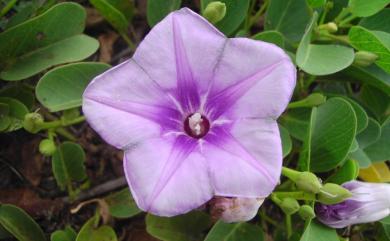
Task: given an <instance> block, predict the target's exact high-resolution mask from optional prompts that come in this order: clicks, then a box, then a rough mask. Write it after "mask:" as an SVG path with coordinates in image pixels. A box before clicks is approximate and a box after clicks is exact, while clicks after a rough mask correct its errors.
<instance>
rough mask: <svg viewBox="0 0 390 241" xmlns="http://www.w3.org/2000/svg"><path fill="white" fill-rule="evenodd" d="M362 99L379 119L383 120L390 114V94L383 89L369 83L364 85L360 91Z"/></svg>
mask: <svg viewBox="0 0 390 241" xmlns="http://www.w3.org/2000/svg"><path fill="white" fill-rule="evenodd" d="M360 100H361V101H362V102H363V104H364V106H365V107H366V108H367V109H368V110H370V111H371V112H372V113H373V115H374V116H375V117H376V118H377V119H378V120H380V121H382V120H383V119H384V118H386V116H388V114H387V110H388V108H389V107H390V95H387V94H385V93H383V92H382V91H381V89H378V88H375V87H372V86H368V85H365V86H363V87H362V89H361V92H360Z"/></svg>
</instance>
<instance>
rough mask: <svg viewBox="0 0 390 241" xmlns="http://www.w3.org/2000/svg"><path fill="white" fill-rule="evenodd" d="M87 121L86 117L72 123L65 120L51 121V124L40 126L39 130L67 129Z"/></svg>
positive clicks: (46, 123)
mask: <svg viewBox="0 0 390 241" xmlns="http://www.w3.org/2000/svg"><path fill="white" fill-rule="evenodd" d="M83 121H85V116H79V117H77V118H75V119H73V120H70V121H63V120H55V121H49V122H43V123H42V124H40V125H39V128H40V129H41V130H43V129H52V128H53V129H55V128H59V127H66V126H70V125H74V124H78V123H80V122H83Z"/></svg>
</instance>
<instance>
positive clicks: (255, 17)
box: [246, 0, 268, 31]
mask: <svg viewBox="0 0 390 241" xmlns="http://www.w3.org/2000/svg"><path fill="white" fill-rule="evenodd" d="M267 6H268V0H265V1H264V2H263V5H261V7H260V9H259V10H258V11H257V12H256V13H255V15H253V16H252V17H251V18H249V23H248V25H247V26H246V30H247V31H248V30H249V29H250V28H251V27H252V26H253V24H255V23H256V22H257V21H259V19H260V17H261V15H263V13H264V12H265V10H266V9H267Z"/></svg>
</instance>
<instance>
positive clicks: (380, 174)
mask: <svg viewBox="0 0 390 241" xmlns="http://www.w3.org/2000/svg"><path fill="white" fill-rule="evenodd" d="M359 177H360V178H361V179H362V180H363V181H366V182H390V169H389V167H388V166H387V164H386V162H377V163H373V164H372V165H371V166H369V167H368V168H364V169H360V172H359Z"/></svg>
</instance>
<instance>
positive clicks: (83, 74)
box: [36, 62, 109, 112]
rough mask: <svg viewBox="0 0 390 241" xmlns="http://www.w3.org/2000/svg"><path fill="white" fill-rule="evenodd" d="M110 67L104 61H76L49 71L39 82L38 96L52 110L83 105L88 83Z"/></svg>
mask: <svg viewBox="0 0 390 241" xmlns="http://www.w3.org/2000/svg"><path fill="white" fill-rule="evenodd" d="M108 68H109V65H107V64H103V63H92V62H91V63H75V64H68V65H64V66H61V67H58V68H55V69H53V70H51V71H49V72H47V73H46V74H45V75H44V76H43V77H42V78H41V79H40V80H39V82H38V84H37V87H36V96H37V99H38V100H39V102H40V103H41V104H42V105H43V106H45V107H46V108H48V109H49V110H50V111H52V112H54V111H60V110H66V109H71V108H74V107H78V106H81V102H82V94H83V92H84V89H85V88H86V86H87V85H88V83H89V82H90V81H91V80H92V79H93V78H94V77H95V76H97V75H99V74H101V73H102V72H104V71H105V70H107V69H108Z"/></svg>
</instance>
